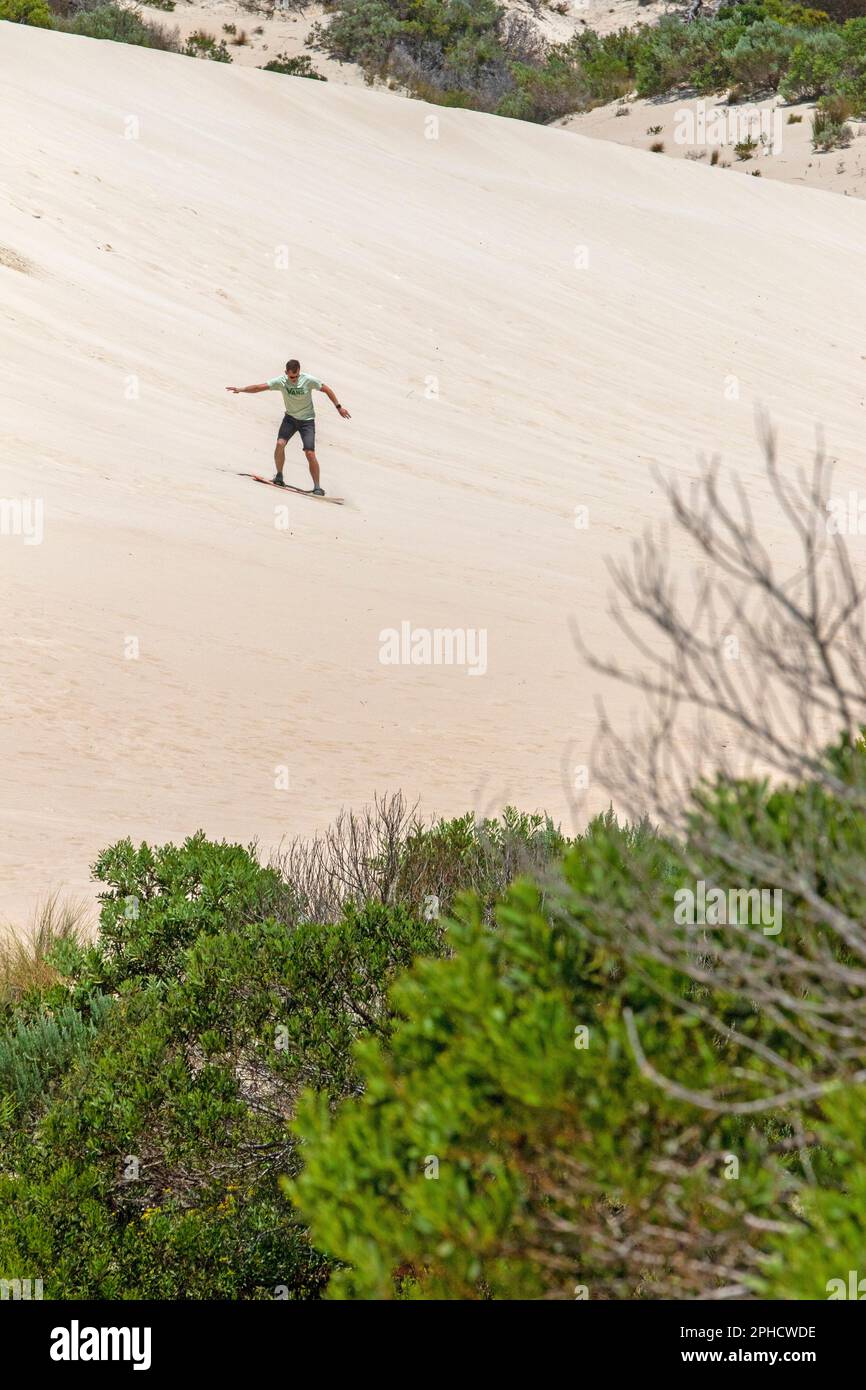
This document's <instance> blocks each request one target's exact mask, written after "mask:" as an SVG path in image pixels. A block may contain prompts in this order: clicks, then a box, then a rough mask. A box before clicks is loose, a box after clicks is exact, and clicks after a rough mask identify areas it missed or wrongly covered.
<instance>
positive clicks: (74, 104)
mask: <svg viewBox="0 0 866 1390" xmlns="http://www.w3.org/2000/svg"><path fill="white" fill-rule="evenodd" d="M0 94H2V96H0V100H2V106H3V110H2V123H3V129H4V140H3V145H2V152H0V160H2V182H3V185H4V187H5V189H6V190H7V196H6V198H5V199H4V200H3V202H2V203H0V355H2V361H3V368H4V369H3V373H2V379H0V392H2V396H0V460H2V471H0V498H3V499H7V500H11V499H30V501H31V503H32V504H35V502H36V501H41V502H42V503H43V504H44V540H43V543H42V544H39V545H29V544H25V543H24V542H25V537H24V536H22V535H15V534H6V535H0V560H2V566H3V587H2V595H3V619H4V620H3V629H2V630H3V668H4V677H3V716H4V717H3V721H2V726H0V729H2V733H0V737H2V750H0V751H2V757H0V771H2V779H3V788H2V799H0V805H2V816H3V821H2V831H3V834H2V855H3V864H2V902H0V910H2V915H4V916H5V917H7V918H17V919H19V920H20V919H22V917H23V916H24V915H25V914H26V912H27V910H28V908H29V905H30V904H31V903H32V901H33V899H34V897H35V896H37V895H38V894H40V893H44V892H45V891H46V890H47V889H49V888H51V887H61V886H63V887H65V888H66V889H68V890H84V889H86V886H87V883H88V864H89V862H90V861H91V860H92V858H93V857H94V855H95V854H96V853H97V852H98V851H99V849H100V848H101V847H102V846H104V845H106V844H107V843H109V842H110V841H111V840H112V839H113V838H115V837H117V836H120V835H124V834H130V835H132V836H133V837H140V836H148V837H177V836H182V835H184V834H186V833H188V832H190V831H193V830H194V829H195V828H196V827H198V826H203V827H204V828H205V829H206V830H207V831H209V832H210V833H211V834H213V835H226V836H232V837H239V838H241V839H243V840H247V839H249V838H251V837H252V836H254V835H257V836H258V837H259V838H260V839H261V841H262V842H263V843H264V844H265V845H271V844H275V843H277V842H278V841H279V840H280V838H281V837H282V836H283V835H286V834H292V833H295V832H299V831H301V832H306V831H308V830H310V829H312V828H313V827H315V826H317V825H321V824H323V823H324V822H325V821H326V820H327V819H328V818H329V817H330V816H331V815H332V814H333V812H334V811H335V810H336V809H337V808H338V807H339V806H340V805H341V804H344V803H352V804H356V805H357V804H358V803H360V802H362V801H363V800H364V799H366V798H368V797H369V796H370V795H371V794H372V793H373V792H374V791H375V790H377V789H380V790H382V789H386V788H395V787H398V786H400V787H402V788H403V789H404V790H405V791H406V793H407V794H409V795H410V796H415V795H419V796H421V797H422V798H423V804H424V806H425V808H426V809H428V810H431V811H432V810H436V811H441V812H449V813H450V812H457V811H460V810H463V809H464V808H466V807H467V806H469V805H475V806H476V807H478V808H479V809H482V810H492V809H497V808H498V807H500V806H501V805H502V804H503V802H504V801H506V800H512V801H515V802H517V803H518V804H521V805H524V806H527V807H534V806H545V807H547V808H548V809H549V810H550V811H552V812H554V813H559V814H565V813H566V812H567V809H568V796H567V788H566V786H565V785H564V773H563V768H564V767H565V768H566V775H565V780H566V781H567V780H568V774H567V769H568V767H570V766H571V765H572V764H573V762H574V761H581V760H585V759H587V758H588V755H589V748H590V744H591V740H592V735H593V730H594V726H595V713H594V706H593V699H594V696H595V694H596V692H597V691H598V689H599V683H598V681H597V679H596V678H595V677H592V676H590V675H588V674H587V672H586V671H584V670H583V669H582V667H581V663H580V662H579V661H578V659H577V657H576V656H575V654H574V651H573V648H572V645H571V642H570V639H569V636H568V628H567V620H568V618H569V615H571V614H576V615H578V616H579V617H580V619H581V621H582V623H583V626H584V630H585V632H586V633H587V634H588V635H589V636H590V638H591V639H592V640H594V641H595V642H596V643H597V645H598V648H599V650H604V649H606V647H607V646H608V645H609V644H610V643H611V641H612V637H611V632H610V626H609V623H608V622H607V620H606V618H605V616H604V598H605V594H606V592H607V590H608V587H609V584H608V579H607V575H606V572H605V569H604V565H603V559H604V556H605V555H606V554H609V553H621V552H622V550H623V548H624V547H625V546H626V545H627V544H628V541H629V539H630V537H631V536H633V535H634V534H636V533H637V532H638V530H639V529H640V528H641V527H642V525H643V524H644V522H645V521H646V520H647V519H651V518H652V517H653V515H654V511H655V508H656V496H655V493H654V492H653V490H652V484H651V483H650V482H649V480H648V472H647V470H648V465H649V463H650V461H651V460H652V459H656V460H660V461H664V462H667V463H669V464H670V465H672V466H674V467H678V468H683V469H690V468H691V467H692V466H693V461H694V458H695V455H696V453H697V451H698V450H701V449H703V450H712V449H716V448H722V449H724V452H725V454H726V457H728V458H729V459H731V461H732V462H735V463H737V464H738V465H739V466H740V467H741V469H742V470H743V472H744V474H745V475H746V476H747V477H748V478H750V479H751V480H752V481H751V483H750V486H751V487H752V488H753V491H754V497H755V505H756V508H757V510H758V513H759V515H760V511H761V507H762V506H763V502H762V497H763V485H762V483H761V482H760V480H759V463H758V459H757V454H756V449H755V446H754V439H753V426H752V411H753V405H754V402H755V400H756V399H761V400H763V401H765V402H766V403H767V404H768V405H769V406H770V407H771V408H772V410H773V412H774V414H775V416H776V418H777V420H778V422H779V423H780V425H781V426H782V430H783V437H784V440H785V443H786V445H787V452H788V457H789V458H790V459H791V460H792V461H794V462H796V461H801V460H803V459H805V458H807V457H808V455H809V453H810V450H811V443H812V432H813V426H814V423H815V421H816V419H822V420H824V421H825V422H826V424H827V427H828V433H829V439H830V443H831V447H832V450H833V452H834V453H836V454H838V455H839V456H840V458H842V459H843V460H844V461H845V462H846V463H847V464H848V465H849V466H850V468H851V469H852V470H859V469H860V467H861V465H862V458H863V423H864V408H863V395H864V392H863V372H864V367H866V363H864V361H863V354H864V353H866V336H864V327H863V325H864V323H866V312H864V310H866V288H864V284H863V276H862V255H863V249H864V239H866V208H864V207H863V205H862V204H861V203H859V202H857V201H855V200H854V199H842V198H837V197H833V196H830V195H826V194H821V193H812V192H810V191H808V190H804V189H797V188H792V187H786V186H782V185H778V184H776V185H771V184H769V183H768V182H765V181H762V180H759V179H735V178H724V177H720V176H719V175H718V173H717V172H714V171H710V170H708V169H706V168H703V167H700V166H697V165H694V164H690V163H686V162H675V161H669V160H664V159H651V158H648V157H647V156H646V155H645V154H643V153H641V152H639V151H633V150H629V149H624V148H618V147H614V146H612V145H610V144H605V143H603V142H601V141H591V140H588V139H584V138H582V137H580V136H576V135H574V134H572V133H570V132H565V131H556V130H545V129H540V128H538V127H535V126H530V125H525V124H520V123H514V122H505V121H502V120H498V119H496V118H494V117H487V116H482V115H479V114H476V113H471V112H451V111H438V112H431V111H430V110H429V109H428V108H426V107H424V106H422V105H420V104H417V103H413V102H407V101H396V100H394V99H393V98H391V97H389V96H387V95H380V94H376V93H371V92H368V91H365V90H356V89H352V88H348V87H341V86H337V85H336V84H330V83H328V84H325V83H312V82H307V81H303V80H300V79H298V80H293V79H287V78H283V77H280V76H277V75H270V74H264V73H261V72H256V71H252V70H250V69H241V68H239V67H228V68H226V67H222V66H220V65H217V64H208V63H204V62H196V61H194V60H190V59H185V58H182V57H178V56H174V55H167V54H160V53H154V52H149V51H144V50H139V49H135V48H131V47H125V46H118V45H114V44H108V43H98V42H92V41H90V40H85V39H77V38H71V37H68V36H62V35H57V34H52V33H42V32H39V31H35V30H30V29H26V28H24V27H21V26H11V25H8V24H0ZM431 117H435V119H436V120H437V121H438V139H429V138H426V136H427V135H429V134H430V132H431V127H430V125H429V119H430V118H431ZM131 118H132V119H131ZM136 122H137V133H138V138H137V139H129V138H125V136H126V133H127V132H129V131H135V130H136V125H135V123H136ZM583 246H585V247H587V248H588V257H589V264H588V268H586V269H577V268H576V266H575V259H576V252H575V248H576V247H583ZM285 247H288V248H289V250H288V268H287V269H283V268H280V265H281V263H282V259H283V257H284V252H283V251H282V250H280V249H279V248H285ZM580 258H581V257H580V255H579V254H578V257H577V259H578V260H580ZM290 354H296V355H297V356H299V357H300V358H301V360H302V362H303V364H304V366H305V367H307V368H309V369H310V370H312V371H314V372H318V373H319V374H320V375H322V376H323V377H324V378H325V380H326V381H329V382H330V383H332V384H333V385H334V386H335V387H336V389H337V390H338V392H339V394H340V396H341V398H342V400H343V401H344V402H345V403H346V404H347V405H348V407H349V409H350V410H351V411H352V413H353V419H352V420H351V421H342V420H340V419H338V418H337V416H336V415H335V413H334V412H333V410H332V409H331V407H330V406H329V405H328V404H327V402H324V403H323V405H321V406H320V407H319V421H320V425H319V429H320V447H319V452H320V456H321V459H322V463H323V481H324V484H325V486H326V487H327V488H328V489H329V490H331V491H334V492H337V493H340V494H342V495H343V496H345V497H346V499H347V504H346V506H344V507H343V508H337V507H329V506H326V505H323V504H319V503H314V502H311V501H309V500H307V499H302V498H299V499H297V500H296V501H294V502H292V501H291V499H289V513H288V515H289V529H288V530H285V529H280V528H279V526H278V525H277V524H275V522H279V520H280V517H279V516H278V515H277V516H275V505H278V504H279V503H280V501H281V499H280V497H279V495H278V494H275V493H273V492H272V491H271V490H270V489H265V488H260V487H257V486H256V485H254V484H252V483H250V482H248V481H246V480H244V479H241V478H237V477H235V476H234V475H233V471H232V470H235V469H245V468H246V469H248V468H251V467H260V468H262V469H265V468H267V467H268V463H269V458H270V453H271V448H272V440H273V436H274V433H275V429H276V424H277V421H278V418H279V415H280V408H279V405H278V401H277V398H276V397H275V396H272V395H267V396H265V395H261V396H241V397H230V396H227V395H226V394H225V392H224V390H223V387H224V385H225V384H226V383H245V382H250V381H256V380H259V379H262V378H263V377H265V376H266V375H270V374H271V373H274V372H276V371H278V370H279V369H280V368H281V366H282V363H283V362H284V361H285V359H286V357H287V356H288V355H290ZM731 373H734V374H736V375H737V376H738V378H739V380H740V383H741V390H740V399H739V400H738V401H730V400H727V399H726V398H725V378H726V377H727V376H728V375H729V374H731ZM435 388H438V394H437V390H436V389H435ZM428 397H431V398H428ZM290 457H291V460H292V462H291V471H292V473H293V474H294V476H295V477H296V478H297V479H298V480H299V481H300V480H301V479H302V478H303V477H304V474H303V471H302V466H301V465H302V458H301V455H300V453H299V451H298V450H297V448H296V446H295V445H292V446H290ZM580 505H587V506H588V507H589V509H590V521H591V524H590V526H589V529H588V530H585V531H576V530H575V527H574V524H573V519H574V508H575V507H576V506H580ZM768 543H769V544H774V543H775V539H774V537H773V536H768ZM780 543H781V542H780ZM686 558H687V557H686ZM403 621H409V622H411V623H412V624H414V625H419V626H426V627H429V628H434V627H461V628H468V629H481V628H483V629H486V630H487V633H488V670H487V673H486V674H485V675H484V676H483V677H472V676H469V675H467V673H466V671H465V670H463V669H456V668H454V667H444V666H439V667H430V666H428V667H418V666H396V667H394V666H383V665H382V664H381V663H380V661H379V650H380V644H379V634H380V632H381V630H382V629H384V628H389V627H399V626H400V624H401V622H403ZM130 639H135V641H136V642H137V644H138V656H137V658H136V657H134V656H133V657H130V656H129V653H130V652H134V650H135V648H134V645H133V644H132V643H131V642H130ZM612 703H613V708H614V709H615V710H619V711H620V713H621V714H623V715H625V714H626V712H627V710H628V709H629V708H630V706H631V704H632V703H633V701H632V697H630V696H625V695H622V694H615V695H614V696H613V701H612ZM281 768H287V769H288V774H287V776H288V783H289V785H288V789H287V790H286V789H281V788H280V787H279V786H277V785H275V782H277V783H280V782H282V781H283V780H285V775H282V776H281V774H280V772H279V769H281ZM596 795H597V798H598V799H599V800H601V799H603V793H602V792H601V791H600V790H598V791H597V793H596Z"/></svg>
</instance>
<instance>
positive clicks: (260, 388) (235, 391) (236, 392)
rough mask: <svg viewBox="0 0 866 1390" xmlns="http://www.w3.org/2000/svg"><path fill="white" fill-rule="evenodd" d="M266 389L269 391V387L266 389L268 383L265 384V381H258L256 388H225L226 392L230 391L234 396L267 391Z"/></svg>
mask: <svg viewBox="0 0 866 1390" xmlns="http://www.w3.org/2000/svg"><path fill="white" fill-rule="evenodd" d="M268 389H269V387H268V383H267V382H266V381H260V382H259V384H258V386H227V387H226V390H227V391H231V392H232V394H233V395H235V396H237V395H239V394H240V393H241V392H242V391H267V390H268Z"/></svg>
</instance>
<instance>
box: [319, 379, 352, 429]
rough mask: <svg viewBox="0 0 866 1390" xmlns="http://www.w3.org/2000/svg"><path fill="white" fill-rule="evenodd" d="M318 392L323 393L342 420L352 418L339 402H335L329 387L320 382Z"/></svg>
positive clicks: (335, 399)
mask: <svg viewBox="0 0 866 1390" xmlns="http://www.w3.org/2000/svg"><path fill="white" fill-rule="evenodd" d="M319 390H320V391H324V393H325V395H326V396H327V397H328V400H329V401H331V402H332V404H333V406H334V409H335V410H336V411H338V413H339V414H340V415H342V417H343V419H344V420H351V418H352V417H351V415H350V414H349V412H348V410H346V409H345V408H344V407H343V406H341V405H340V402H339V401H338V400H337V397H336V396H335V395H334V393H333V391H332V390H331V388H330V386H326V385H325V383H324V382H322V384H321V386H320V387H319Z"/></svg>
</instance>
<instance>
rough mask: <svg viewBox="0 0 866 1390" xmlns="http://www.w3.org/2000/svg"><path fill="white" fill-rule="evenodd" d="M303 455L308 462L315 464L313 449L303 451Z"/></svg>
mask: <svg viewBox="0 0 866 1390" xmlns="http://www.w3.org/2000/svg"><path fill="white" fill-rule="evenodd" d="M304 453H305V454H306V456H307V458H308V459H309V460H310V462H311V463H315V461H316V451H315V449H305V450H304Z"/></svg>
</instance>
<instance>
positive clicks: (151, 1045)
mask: <svg viewBox="0 0 866 1390" xmlns="http://www.w3.org/2000/svg"><path fill="white" fill-rule="evenodd" d="M395 806H396V807H397V811H398V819H397V821H396V822H395V821H394V819H393V817H392V819H391V820H390V821H388V822H387V824H388V825H389V826H391V827H392V828H393V827H394V825H395V824H396V825H398V826H400V825H402V826H403V827H404V830H403V833H402V835H401V836H400V837H398V838H397V840H396V842H395V846H394V855H395V865H394V866H393V872H392V871H391V870H390V869H389V867H388V866H387V865H386V864H385V863H384V862H374V863H371V864H366V863H359V864H358V865H356V871H357V874H358V875H362V874H363V873H364V872H366V871H369V875H370V877H368V878H366V879H363V882H365V883H366V884H367V886H368V889H369V891H370V892H371V893H372V894H373V896H372V897H371V898H370V899H369V900H366V901H359V900H358V895H357V894H353V893H351V892H350V893H348V894H347V895H345V896H344V898H343V900H342V906H341V907H340V909H339V911H338V912H337V914H336V916H335V917H334V919H333V920H331V921H330V922H328V923H324V924H322V923H319V922H315V921H312V920H309V919H306V918H304V916H303V913H301V914H300V915H299V912H298V905H299V904H300V903H303V902H304V901H305V900H306V895H307V888H308V887H309V885H308V884H307V885H306V886H305V882H304V880H303V879H299V881H298V882H296V883H290V882H288V881H287V880H286V879H285V877H284V876H283V874H282V873H281V872H280V871H279V870H278V869H277V868H276V867H265V866H262V865H260V864H259V863H258V862H257V860H256V859H255V857H254V855H253V854H252V853H251V852H250V851H248V850H245V849H243V848H241V847H240V846H237V845H227V844H214V843H212V842H209V841H207V840H206V839H205V838H204V836H202V835H196V836H193V837H192V838H191V839H189V840H187V841H186V842H185V844H183V845H182V846H179V847H175V846H171V845H165V846H161V847H156V848H152V847H150V846H147V845H141V846H139V847H138V848H134V847H133V846H132V844H131V843H130V842H129V841H123V842H121V843H119V844H117V845H115V846H113V847H112V848H110V849H109V850H107V851H105V853H104V854H102V855H101V856H100V858H99V860H98V861H97V864H96V866H95V873H96V875H97V877H98V878H99V879H100V880H101V882H102V884H103V891H102V894H101V899H102V909H101V917H100V928H99V934H98V937H97V939H96V941H95V942H94V943H93V944H91V945H87V944H82V943H80V942H79V941H78V940H77V939H76V938H75V936H74V935H71V934H66V935H65V936H59V939H58V940H57V941H56V943H55V948H54V951H53V957H52V958H53V961H54V965H55V971H54V973H53V974H51V975H48V974H47V973H46V972H40V973H39V974H38V975H37V976H36V977H35V978H36V981H37V982H41V983H35V984H32V985H31V986H30V988H29V990H28V992H27V994H26V995H22V996H19V997H18V1001H17V1003H16V1004H15V1005H14V1006H10V1007H11V1012H10V1013H9V1014H8V1017H7V1022H6V1025H5V1027H4V1028H3V1029H2V1031H0V1119H2V1125H0V1175H2V1176H0V1277H3V1278H6V1277H8V1278H15V1277H22V1271H23V1272H24V1273H25V1274H26V1273H27V1271H33V1270H36V1271H39V1272H40V1273H39V1277H42V1278H43V1279H44V1282H45V1289H46V1296H49V1297H83V1298H87V1297H107V1298H121V1297H123V1298H129V1297H153V1298H215V1297H224V1298H265V1297H291V1298H310V1297H315V1296H317V1293H318V1292H319V1290H320V1289H321V1288H322V1287H323V1285H324V1282H325V1281H326V1279H327V1275H328V1272H329V1264H328V1262H327V1261H326V1259H325V1257H324V1256H323V1255H322V1254H320V1253H318V1252H316V1251H315V1250H314V1249H313V1247H312V1246H311V1244H310V1242H309V1239H308V1237H307V1235H306V1232H305V1228H304V1226H303V1224H302V1223H301V1221H300V1220H299V1218H298V1217H297V1215H296V1214H295V1213H294V1212H293V1211H292V1209H291V1207H290V1206H289V1205H288V1204H287V1203H286V1202H285V1200H284V1199H283V1198H282V1197H281V1196H280V1195H279V1190H278V1183H279V1179H280V1177H281V1176H283V1175H286V1174H292V1173H294V1172H295V1171H296V1170H297V1164H298V1157H297V1142H296V1140H295V1139H294V1137H293V1136H292V1135H291V1133H290V1132H289V1129H288V1121H289V1119H290V1117H291V1115H292V1113H293V1111H294V1103H295V1098H296V1096H297V1094H298V1093H299V1091H300V1090H301V1089H303V1088H305V1087H312V1088H314V1089H320V1090H321V1091H322V1094H324V1095H327V1096H328V1097H329V1101H330V1102H333V1101H335V1100H337V1099H339V1098H341V1097H345V1096H347V1095H351V1094H354V1093H355V1092H356V1091H357V1090H358V1088H359V1084H360V1082H359V1077H358V1072H357V1063H356V1061H355V1058H354V1052H353V1047H354V1044H355V1042H356V1041H357V1040H358V1039H359V1038H360V1037H362V1036H373V1037H376V1038H377V1039H379V1040H380V1041H383V1042H384V1041H387V1038H388V1037H389V1036H390V1032H391V1029H392V1027H393V1011H392V1007H391V1005H390V1003H389V1002H388V994H387V991H388V987H389V985H390V983H391V980H392V978H393V977H394V975H395V973H397V972H399V971H402V970H404V969H405V968H407V967H408V966H409V965H410V964H411V963H412V962H413V961H414V960H415V959H416V958H417V957H418V956H419V955H431V956H435V955H439V954H441V953H442V952H443V951H445V950H446V949H448V945H447V943H448V937H447V932H446V930H445V929H444V926H443V923H442V921H441V919H440V916H439V913H438V906H437V905H436V903H435V902H433V903H432V904H431V898H435V897H437V896H438V893H437V891H436V890H438V892H440V893H441V894H442V895H443V896H444V897H445V898H447V899H449V900H450V895H451V894H452V893H453V891H454V889H455V886H456V885H459V886H464V887H465V886H468V885H469V884H471V883H475V884H477V885H478V886H479V887H481V889H482V890H483V891H486V892H487V893H488V895H491V894H492V892H493V884H494V883H499V882H501V881H503V876H504V875H505V874H507V872H508V865H516V864H517V862H518V849H517V845H518V842H519V843H520V844H521V845H523V846H524V848H525V850H526V853H531V854H532V855H533V856H534V862H535V863H536V864H542V863H543V862H544V861H545V859H546V858H547V857H550V856H551V855H553V854H554V853H555V852H558V850H559V849H560V847H561V845H562V843H563V841H562V838H561V837H560V836H558V834H557V833H556V832H555V831H554V830H553V827H552V826H551V825H550V823H549V822H547V821H545V820H544V819H543V818H541V817H520V816H518V815H517V814H516V813H510V815H509V818H508V821H507V823H506V822H498V821H495V820H487V821H484V822H478V823H476V822H475V821H474V818H473V817H464V818H462V819H461V820H459V821H456V822H444V821H442V822H439V823H437V825H436V826H434V827H431V828H429V829H428V830H426V831H425V829H424V827H422V826H421V825H420V824H419V823H418V822H417V821H416V820H415V819H414V817H411V816H409V817H407V816H406V815H404V813H403V807H402V802H400V801H399V798H395V799H391V800H390V801H388V802H387V803H381V807H382V810H383V814H387V813H389V812H391V811H393V809H394V807H395ZM351 824H352V827H353V830H352V834H351V835H350V836H349V837H348V838H347V840H346V842H345V844H344V845H343V849H344V850H345V851H346V853H347V855H348V856H349V857H348V858H345V859H344V860H343V861H342V862H343V864H344V868H345V867H346V866H347V865H348V863H349V862H350V857H351V854H352V853H355V854H357V855H358V856H360V858H362V859H363V858H364V857H365V855H366V850H367V848H368V847H369V845H370V844H371V843H373V842H374V841H373V838H372V836H373V831H372V830H371V832H370V836H368V838H367V839H364V838H363V834H362V830H363V828H364V827H367V829H370V827H371V826H373V827H374V829H375V826H376V821H375V813H370V814H369V815H367V816H366V817H365V816H364V815H361V816H360V817H354V818H352V822H351ZM482 827H483V833H482ZM299 862H300V861H299ZM520 862H524V859H523V855H522V852H521V855H520ZM359 881H361V880H359ZM377 882H378V883H379V884H380V886H381V887H382V888H383V889H385V888H386V885H387V891H386V892H385V893H384V894H380V895H379V900H376V895H375V889H374V887H373V885H375V884H376V883H377ZM428 890H429V891H428ZM385 896H387V897H388V898H389V899H390V901H384V900H383V898H384V897H385ZM413 904H414V905H415V906H414V907H413ZM419 904H420V905H422V906H423V908H424V910H423V911H420V910H416V909H417V907H418V906H419ZM428 909H429V910H428Z"/></svg>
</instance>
